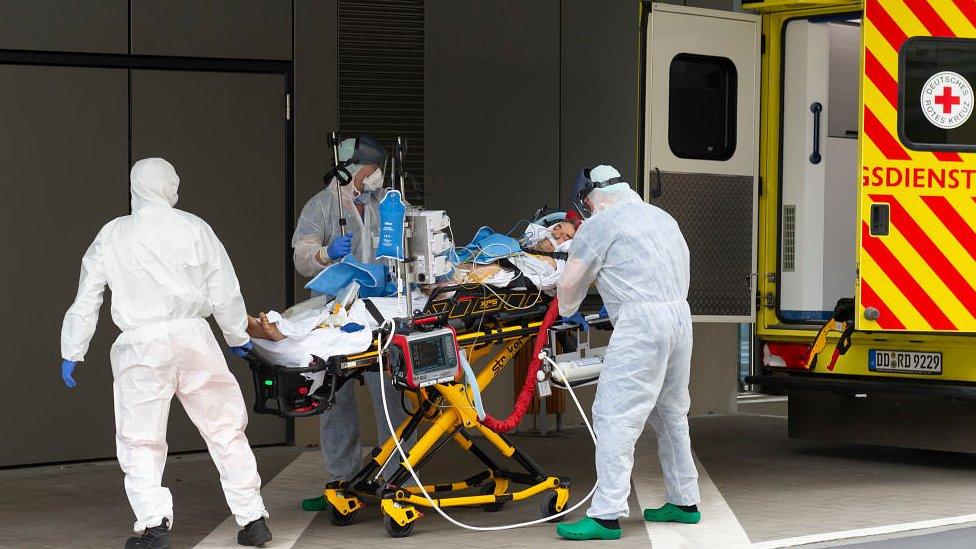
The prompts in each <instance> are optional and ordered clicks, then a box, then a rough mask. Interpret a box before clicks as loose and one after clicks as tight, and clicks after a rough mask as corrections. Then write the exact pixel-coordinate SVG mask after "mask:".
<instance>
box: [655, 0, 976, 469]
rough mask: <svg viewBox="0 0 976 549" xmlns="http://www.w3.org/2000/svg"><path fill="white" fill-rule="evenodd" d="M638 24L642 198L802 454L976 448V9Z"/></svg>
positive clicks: (846, 9)
mask: <svg viewBox="0 0 976 549" xmlns="http://www.w3.org/2000/svg"><path fill="white" fill-rule="evenodd" d="M742 8H743V11H742V12H721V11H713V10H705V9H696V8H689V7H683V6H672V5H665V4H657V3H646V4H643V5H642V8H641V39H642V44H641V71H640V75H641V105H642V109H643V113H642V116H641V129H640V135H641V138H642V139H641V147H640V150H639V161H638V165H639V167H640V173H641V177H640V178H638V180H639V182H640V184H639V186H640V187H641V189H640V190H641V191H642V192H643V193H644V196H645V199H646V200H647V201H648V202H650V203H652V204H656V205H658V206H660V207H662V208H664V209H665V210H667V211H668V212H670V213H671V214H672V215H673V216H674V217H675V218H676V219H677V220H678V222H679V224H680V225H681V227H682V230H683V232H684V234H685V236H686V239H687V240H688V244H689V247H690V249H691V263H692V265H691V268H692V282H691V292H690V296H689V301H690V302H691V306H692V312H693V314H694V315H695V319H696V320H697V321H699V322H738V323H751V324H752V326H753V355H754V360H753V361H754V364H753V372H752V375H751V376H750V377H749V378H748V382H750V383H751V384H753V385H754V386H755V387H757V388H759V389H762V390H765V391H774V392H783V393H786V394H788V395H789V434H790V436H791V437H796V438H808V439H817V440H828V441H846V442H861V443H869V444H880V445H892V446H902V447H913V448H929V449H940V450H953V451H966V452H976V113H974V111H976V94H974V88H973V86H974V85H976V0H864V1H863V2H860V1H850V0H765V1H746V2H744V3H743V5H742Z"/></svg>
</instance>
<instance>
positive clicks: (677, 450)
mask: <svg viewBox="0 0 976 549" xmlns="http://www.w3.org/2000/svg"><path fill="white" fill-rule="evenodd" d="M574 194H575V195H576V196H575V198H576V199H577V200H579V201H580V202H581V203H582V204H584V205H585V207H586V209H588V210H590V211H592V212H593V215H592V216H591V217H590V218H589V219H587V220H586V221H584V222H583V224H582V226H581V227H580V228H579V230H578V231H577V232H576V237H575V238H574V239H573V244H572V248H571V249H570V253H569V259H568V261H567V263H566V269H565V271H564V273H563V276H562V279H561V280H560V282H559V284H558V287H557V295H558V298H559V312H560V314H561V315H563V316H564V317H566V318H567V319H568V320H570V321H575V322H576V323H579V324H581V327H582V328H585V327H586V323H585V320H583V319H582V318H581V317H580V314H579V312H578V309H579V306H580V303H582V301H583V298H584V297H585V296H586V293H587V289H588V288H589V287H590V284H592V283H593V282H594V280H595V281H596V287H597V290H598V291H599V292H600V296H601V297H602V298H603V303H604V306H605V307H606V312H607V314H608V315H609V317H610V320H611V321H612V323H613V328H614V330H613V335H612V336H611V338H610V344H609V346H608V347H607V353H606V358H605V361H604V363H603V371H602V373H601V374H600V382H599V385H598V386H597V390H596V399H595V400H594V402H593V428H594V431H595V432H596V436H597V444H596V470H597V478H598V480H597V489H596V493H595V494H594V496H593V501H592V502H591V504H590V508H589V510H587V512H586V515H587V516H586V517H585V518H584V519H582V520H580V521H578V522H575V523H567V524H560V525H558V526H557V528H556V532H557V533H558V534H559V535H560V536H562V537H564V538H569V539H618V538H619V537H620V524H619V522H618V519H619V518H621V517H626V516H627V497H628V495H629V494H630V478H631V470H632V469H633V466H634V444H635V443H636V442H637V438H638V437H639V436H640V435H641V433H642V432H643V430H644V424H645V422H649V423H650V424H651V426H652V427H653V428H654V432H655V433H656V434H657V442H658V456H659V458H660V460H661V467H662V469H663V471H664V479H665V483H666V484H667V503H665V505H664V506H663V507H660V508H657V509H647V510H645V511H644V520H647V521H654V522H664V521H675V522H686V523H697V522H698V521H699V520H700V518H701V515H700V514H699V512H698V508H697V504H698V502H699V495H698V472H697V471H696V470H695V464H694V462H693V460H692V457H691V440H690V438H689V436H688V407H689V404H690V402H691V399H690V397H689V395H688V376H689V371H690V368H691V342H692V336H691V312H690V310H689V308H688V301H687V298H688V281H689V265H688V247H687V245H686V244H685V239H684V237H683V236H682V235H681V231H680V230H679V229H678V224H677V223H676V222H675V220H674V219H673V218H672V217H671V216H670V215H668V214H667V213H666V212H664V211H663V210H661V209H659V208H657V207H655V206H652V205H650V204H646V203H644V201H643V200H642V199H641V197H640V196H638V194H637V193H635V192H634V191H633V190H631V188H630V186H629V185H628V184H627V183H623V182H621V181H620V174H619V173H618V172H617V170H615V169H614V168H612V167H610V166H597V167H595V168H593V169H592V170H583V172H581V174H580V177H579V178H577V184H576V185H575V186H574Z"/></svg>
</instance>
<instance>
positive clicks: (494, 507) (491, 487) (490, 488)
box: [478, 481, 505, 513]
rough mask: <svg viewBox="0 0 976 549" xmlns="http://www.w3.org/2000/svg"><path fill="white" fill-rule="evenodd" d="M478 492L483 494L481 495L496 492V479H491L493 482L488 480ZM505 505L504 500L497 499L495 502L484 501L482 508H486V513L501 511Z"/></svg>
mask: <svg viewBox="0 0 976 549" xmlns="http://www.w3.org/2000/svg"><path fill="white" fill-rule="evenodd" d="M478 493H479V494H481V495H483V496H487V495H489V494H494V493H495V481H491V482H488V483H486V484H484V485H482V486H481V489H480V490H478ZM503 507H505V502H504V501H496V502H494V503H484V504H482V505H481V508H482V509H484V511H485V512H486V513H497V512H498V511H501V510H502V508H503Z"/></svg>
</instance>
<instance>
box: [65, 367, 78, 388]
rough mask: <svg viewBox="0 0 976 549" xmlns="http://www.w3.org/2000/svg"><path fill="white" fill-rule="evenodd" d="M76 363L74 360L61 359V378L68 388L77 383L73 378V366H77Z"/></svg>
mask: <svg viewBox="0 0 976 549" xmlns="http://www.w3.org/2000/svg"><path fill="white" fill-rule="evenodd" d="M77 365H78V363H77V362H75V361H74V360H62V361H61V379H62V380H64V384H65V385H66V386H67V387H68V388H69V389H70V388H71V387H74V386H75V385H78V384H77V383H76V382H75V378H74V375H73V374H74V373H75V366H77Z"/></svg>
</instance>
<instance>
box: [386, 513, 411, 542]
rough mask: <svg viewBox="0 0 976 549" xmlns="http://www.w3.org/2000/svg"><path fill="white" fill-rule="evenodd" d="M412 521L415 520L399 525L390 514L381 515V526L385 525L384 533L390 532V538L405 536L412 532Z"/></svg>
mask: <svg viewBox="0 0 976 549" xmlns="http://www.w3.org/2000/svg"><path fill="white" fill-rule="evenodd" d="M414 522H416V521H411V522H408V523H407V524H406V526H400V525H399V524H397V522H396V521H395V520H393V519H392V518H391V517H390V516H388V515H384V516H383V526H385V527H386V533H387V534H390V537H391V538H405V537H407V536H409V535H410V534H412V533H413V523H414Z"/></svg>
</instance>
